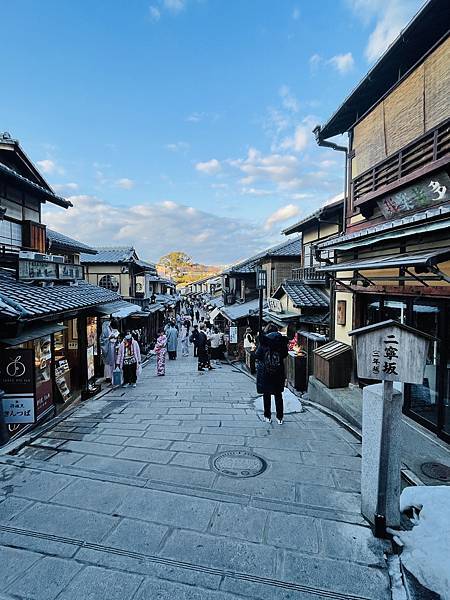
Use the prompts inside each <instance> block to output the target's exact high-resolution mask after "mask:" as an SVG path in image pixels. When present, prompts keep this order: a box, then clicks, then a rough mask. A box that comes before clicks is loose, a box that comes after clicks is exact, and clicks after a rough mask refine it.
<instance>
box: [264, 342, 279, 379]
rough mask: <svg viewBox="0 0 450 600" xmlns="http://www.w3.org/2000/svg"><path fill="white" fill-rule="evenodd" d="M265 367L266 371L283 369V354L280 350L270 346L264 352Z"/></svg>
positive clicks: (272, 371)
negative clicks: (272, 348)
mask: <svg viewBox="0 0 450 600" xmlns="http://www.w3.org/2000/svg"><path fill="white" fill-rule="evenodd" d="M264 369H265V371H266V373H269V374H274V373H278V371H279V370H280V369H281V356H280V353H279V352H278V350H271V349H270V348H268V349H267V350H266V351H265V353H264Z"/></svg>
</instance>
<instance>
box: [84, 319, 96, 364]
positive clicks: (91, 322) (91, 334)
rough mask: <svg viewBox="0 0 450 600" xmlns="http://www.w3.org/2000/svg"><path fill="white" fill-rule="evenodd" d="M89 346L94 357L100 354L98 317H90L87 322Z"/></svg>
mask: <svg viewBox="0 0 450 600" xmlns="http://www.w3.org/2000/svg"><path fill="white" fill-rule="evenodd" d="M86 332H87V346H88V347H89V346H92V347H93V349H94V356H97V354H98V348H97V317H88V318H87V321H86Z"/></svg>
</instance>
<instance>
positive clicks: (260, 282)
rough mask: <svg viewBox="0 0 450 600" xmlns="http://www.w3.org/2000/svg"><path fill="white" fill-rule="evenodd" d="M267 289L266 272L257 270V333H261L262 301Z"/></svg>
mask: <svg viewBox="0 0 450 600" xmlns="http://www.w3.org/2000/svg"><path fill="white" fill-rule="evenodd" d="M266 287H267V271H266V270H265V269H258V270H257V271H256V289H257V290H258V291H259V333H260V334H261V333H262V327H263V301H264V290H265V289H266Z"/></svg>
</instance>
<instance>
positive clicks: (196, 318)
mask: <svg viewBox="0 0 450 600" xmlns="http://www.w3.org/2000/svg"><path fill="white" fill-rule="evenodd" d="M195 320H196V321H197V323H198V322H199V321H200V311H199V310H198V308H197V310H196V311H195Z"/></svg>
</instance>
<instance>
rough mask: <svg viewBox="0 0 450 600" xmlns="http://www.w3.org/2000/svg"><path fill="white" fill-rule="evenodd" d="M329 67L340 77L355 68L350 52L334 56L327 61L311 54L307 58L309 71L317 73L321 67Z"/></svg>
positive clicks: (318, 55)
mask: <svg viewBox="0 0 450 600" xmlns="http://www.w3.org/2000/svg"><path fill="white" fill-rule="evenodd" d="M326 65H330V66H332V67H333V68H334V69H336V71H338V72H339V73H340V74H341V75H345V74H346V73H348V72H349V71H351V70H352V69H353V67H354V66H355V60H354V58H353V55H352V53H351V52H346V53H345V54H336V55H335V56H332V57H331V58H329V59H326V58H324V57H323V56H321V55H320V54H313V55H312V56H310V58H309V66H310V68H311V71H317V69H318V68H319V67H321V66H326Z"/></svg>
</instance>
